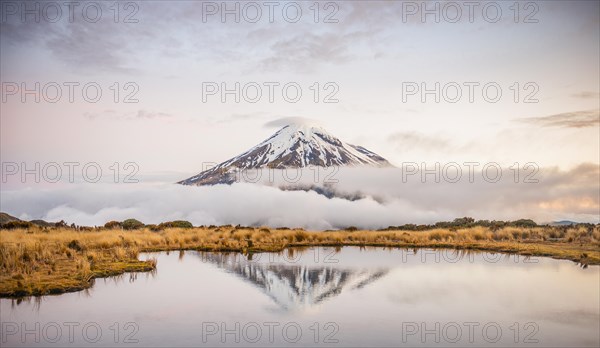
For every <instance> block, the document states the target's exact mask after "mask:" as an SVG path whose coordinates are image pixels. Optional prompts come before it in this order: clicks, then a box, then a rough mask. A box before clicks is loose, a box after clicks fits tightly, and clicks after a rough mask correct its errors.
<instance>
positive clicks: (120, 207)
mask: <svg viewBox="0 0 600 348" xmlns="http://www.w3.org/2000/svg"><path fill="white" fill-rule="evenodd" d="M404 169H406V168H404ZM402 171H403V168H390V169H347V170H343V171H339V172H338V173H336V174H335V176H334V177H330V176H328V175H329V174H328V173H321V174H320V177H319V180H317V181H318V182H317V183H315V180H314V177H313V176H312V175H314V171H309V172H304V174H303V177H302V178H301V180H298V182H297V183H295V184H294V185H303V187H308V186H310V185H316V186H320V187H323V183H324V182H325V180H328V181H335V180H337V183H335V184H328V185H325V186H329V189H330V190H332V191H333V192H335V195H336V196H337V197H333V198H328V197H326V196H325V195H323V194H319V193H317V192H315V191H312V190H309V191H302V190H300V191H284V190H280V189H279V188H277V187H276V186H278V185H281V184H283V182H282V181H281V179H277V178H275V180H274V181H271V180H269V179H267V177H268V175H267V177H263V178H261V179H260V180H259V181H261V182H262V183H263V184H252V183H235V184H233V185H230V186H228V185H217V186H205V187H195V186H182V185H176V184H158V185H156V184H155V185H150V184H71V185H63V186H60V187H56V188H50V189H31V188H29V189H18V190H11V191H3V192H2V198H1V206H2V211H5V212H7V213H9V214H11V215H15V216H17V217H19V218H22V219H44V220H47V221H59V220H65V221H67V222H68V223H72V222H74V223H76V224H81V225H102V224H104V223H105V222H107V221H109V220H124V219H127V218H136V219H139V220H141V221H143V222H144V223H159V222H163V221H169V220H175V219H183V220H189V221H191V222H192V223H193V224H194V225H211V224H214V225H220V224H242V225H254V226H260V225H265V226H272V227H281V226H288V227H304V228H309V229H321V230H323V229H334V228H343V227H347V226H357V227H360V228H381V227H387V226H390V225H399V224H404V223H432V222H436V221H441V220H451V219H454V218H455V217H460V216H472V217H474V218H476V219H490V220H492V219H503V220H508V219H510V220H512V219H518V218H533V219H534V220H536V221H537V222H549V221H555V220H564V219H568V220H574V221H580V222H594V223H598V222H599V220H600V212H599V209H600V208H599V207H600V204H599V193H600V192H599V188H598V180H599V179H600V171H599V169H598V166H597V165H595V164H585V165H581V166H579V167H577V168H575V169H573V170H570V171H560V170H558V169H541V170H540V171H539V172H538V174H537V175H536V178H537V179H539V182H538V183H524V182H522V179H523V174H524V173H521V174H522V176H521V179H520V182H518V183H515V182H514V176H513V175H512V174H513V172H511V171H510V170H508V169H505V171H504V174H503V177H502V178H501V179H500V180H498V181H497V182H495V183H491V182H487V181H485V180H483V179H482V177H481V176H480V175H481V173H480V172H479V171H477V172H475V173H474V180H473V182H470V180H469V179H468V174H467V173H463V176H464V178H463V179H461V180H460V181H459V182H456V183H453V182H449V181H448V178H447V177H444V176H442V177H440V180H439V181H440V182H435V177H434V175H427V176H426V180H425V182H423V181H422V178H421V175H420V174H418V175H409V176H406V175H405V173H403V172H402ZM281 173H282V172H275V174H274V176H275V177H276V176H277V175H279V174H281ZM288 174H289V175H288V178H289V179H291V180H288V185H291V181H294V180H293V178H294V176H293V174H292V172H290V173H288ZM270 181H271V182H270ZM349 196H353V197H355V199H354V200H350V199H347V198H348V197H349ZM339 197H344V198H339Z"/></svg>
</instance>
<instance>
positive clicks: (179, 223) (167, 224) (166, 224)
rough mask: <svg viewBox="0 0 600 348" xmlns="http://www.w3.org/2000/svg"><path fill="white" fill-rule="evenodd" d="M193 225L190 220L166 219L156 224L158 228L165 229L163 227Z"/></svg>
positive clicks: (186, 226) (189, 226)
mask: <svg viewBox="0 0 600 348" xmlns="http://www.w3.org/2000/svg"><path fill="white" fill-rule="evenodd" d="M193 227H194V225H192V223H191V222H189V221H184V220H175V221H167V222H163V223H160V224H159V225H158V228H159V229H165V228H193Z"/></svg>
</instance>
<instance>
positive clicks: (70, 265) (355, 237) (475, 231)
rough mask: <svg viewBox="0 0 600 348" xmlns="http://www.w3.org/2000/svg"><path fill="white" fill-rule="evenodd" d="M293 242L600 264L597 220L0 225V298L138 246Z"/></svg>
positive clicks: (71, 275)
mask: <svg viewBox="0 0 600 348" xmlns="http://www.w3.org/2000/svg"><path fill="white" fill-rule="evenodd" d="M294 246H382V247H383V246H384V247H400V248H415V247H428V248H456V249H471V250H481V251H498V252H506V253H515V254H521V255H531V256H547V257H553V258H557V259H566V260H572V261H575V262H580V263H583V264H590V265H599V264H600V229H599V228H598V227H597V226H596V227H593V228H591V227H587V228H586V227H569V228H567V227H534V228H524V227H506V228H502V229H497V230H492V229H489V228H486V227H472V228H465V229H457V230H449V229H433V230H430V231H404V230H403V231H394V230H390V231H363V230H357V231H333V232H309V231H304V230H296V229H284V230H277V229H268V228H239V227H237V228H236V227H232V226H221V227H211V228H204V227H201V228H167V229H164V230H161V231H153V230H150V229H148V228H143V229H139V230H131V231H125V230H122V229H105V228H102V229H92V230H87V231H79V230H76V229H69V228H28V229H15V230H0V297H18V296H27V295H45V294H56V293H63V292H69V291H77V290H82V289H85V288H88V287H90V286H91V285H92V284H93V279H94V278H99V277H106V276H110V275H117V274H122V273H124V272H137V271H150V270H153V269H154V268H155V267H156V262H155V261H154V260H149V261H139V260H138V255H139V253H140V252H146V251H166V250H180V249H186V250H204V251H239V252H244V253H249V252H265V251H281V250H283V249H285V248H287V247H294Z"/></svg>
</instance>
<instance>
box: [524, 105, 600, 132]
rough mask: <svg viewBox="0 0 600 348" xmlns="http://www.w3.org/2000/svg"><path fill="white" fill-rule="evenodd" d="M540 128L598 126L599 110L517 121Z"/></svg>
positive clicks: (599, 121)
mask: <svg viewBox="0 0 600 348" xmlns="http://www.w3.org/2000/svg"><path fill="white" fill-rule="evenodd" d="M518 121H520V122H525V123H530V124H533V125H537V126H540V127H560V128H586V127H598V126H599V125H600V110H599V109H596V110H584V111H573V112H565V113H561V114H556V115H550V116H542V117H526V118H520V119H518Z"/></svg>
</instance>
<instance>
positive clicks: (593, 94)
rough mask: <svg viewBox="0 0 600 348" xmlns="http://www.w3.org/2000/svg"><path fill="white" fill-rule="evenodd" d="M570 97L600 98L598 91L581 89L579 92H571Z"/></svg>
mask: <svg viewBox="0 0 600 348" xmlns="http://www.w3.org/2000/svg"><path fill="white" fill-rule="evenodd" d="M571 97H573V98H580V99H600V93H598V92H592V91H582V92H579V93H574V94H571Z"/></svg>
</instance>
